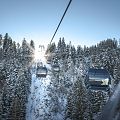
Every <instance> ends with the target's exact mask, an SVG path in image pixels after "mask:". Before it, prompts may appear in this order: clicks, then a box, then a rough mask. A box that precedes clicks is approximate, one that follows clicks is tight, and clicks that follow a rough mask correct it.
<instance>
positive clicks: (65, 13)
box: [50, 0, 72, 45]
mask: <svg viewBox="0 0 120 120" xmlns="http://www.w3.org/2000/svg"><path fill="white" fill-rule="evenodd" d="M71 2H72V0H70V1H69V3H68V5H67V7H66V9H65V12H64V14H63V16H62V18H61V20H60V22H59V24H58V26H57V28H56V30H55V32H54V34H53V37H52V39H51V41H50V45H51V43H52V41H53V39H54V37H55V35H56V33H57V31H58V29H59V27H60V25H61V23H62V21H63V18H64V17H65V15H66V12H67V10H68V8H69V6H70V4H71Z"/></svg>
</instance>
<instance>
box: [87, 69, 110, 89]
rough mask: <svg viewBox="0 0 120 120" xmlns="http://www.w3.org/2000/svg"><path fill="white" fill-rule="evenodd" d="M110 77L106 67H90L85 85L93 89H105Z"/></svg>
mask: <svg viewBox="0 0 120 120" xmlns="http://www.w3.org/2000/svg"><path fill="white" fill-rule="evenodd" d="M110 84H111V79H110V75H109V73H108V71H107V70H106V69H95V68H90V69H89V70H88V74H87V78H86V86H87V88H89V89H93V90H107V89H109V85H110Z"/></svg>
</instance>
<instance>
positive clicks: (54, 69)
mask: <svg viewBox="0 0 120 120" xmlns="http://www.w3.org/2000/svg"><path fill="white" fill-rule="evenodd" d="M52 69H53V71H54V72H59V71H60V67H59V65H58V64H54V65H52Z"/></svg>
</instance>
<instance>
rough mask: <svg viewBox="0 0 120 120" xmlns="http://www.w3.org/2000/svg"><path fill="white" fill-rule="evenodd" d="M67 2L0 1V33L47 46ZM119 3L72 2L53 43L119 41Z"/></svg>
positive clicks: (115, 0) (111, 0)
mask: <svg viewBox="0 0 120 120" xmlns="http://www.w3.org/2000/svg"><path fill="white" fill-rule="evenodd" d="M68 2H69V0H0V34H2V35H4V34H5V33H6V32H7V33H9V35H10V36H11V37H12V38H13V40H15V41H16V42H18V41H19V42H21V41H22V40H23V38H24V37H25V38H26V40H28V41H30V40H31V39H33V40H34V41H35V43H36V44H44V45H47V44H48V43H49V42H50V40H51V38H52V36H53V33H54V31H55V29H56V27H57V25H58V23H59V21H60V19H61V17H62V15H63V12H64V10H65V8H66V6H67V4H68ZM119 12H120V0H73V1H72V3H71V6H70V8H69V9H68V12H67V14H66V16H65V18H64V19H63V22H62V24H61V26H60V28H59V30H58V32H57V34H56V36H55V38H54V40H53V42H56V43H57V41H58V40H59V38H60V37H64V38H65V40H66V42H67V43H69V41H71V42H72V44H74V45H82V46H83V45H86V46H90V45H94V44H96V43H98V42H99V41H101V40H105V39H107V38H116V39H119V38H120V36H119V35H120V13H119Z"/></svg>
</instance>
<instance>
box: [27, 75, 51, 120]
mask: <svg viewBox="0 0 120 120" xmlns="http://www.w3.org/2000/svg"><path fill="white" fill-rule="evenodd" d="M49 83H50V76H49V75H47V77H46V78H37V77H36V75H35V74H32V83H31V88H30V92H31V93H30V95H29V98H28V103H27V110H26V120H43V116H44V110H45V111H46V110H47V108H46V106H45V100H46V99H48V96H47V86H48V85H49Z"/></svg>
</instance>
